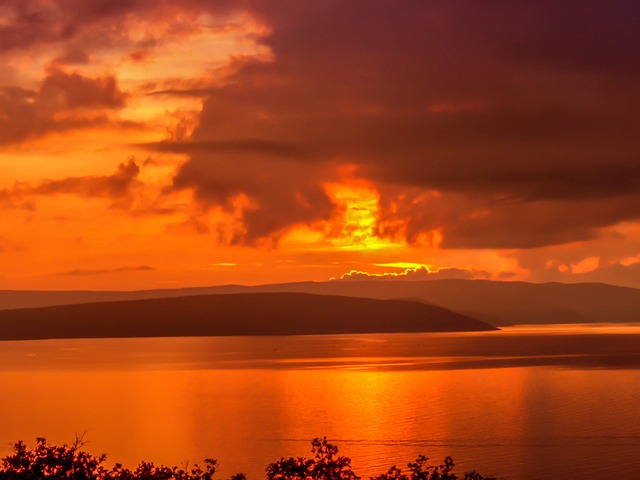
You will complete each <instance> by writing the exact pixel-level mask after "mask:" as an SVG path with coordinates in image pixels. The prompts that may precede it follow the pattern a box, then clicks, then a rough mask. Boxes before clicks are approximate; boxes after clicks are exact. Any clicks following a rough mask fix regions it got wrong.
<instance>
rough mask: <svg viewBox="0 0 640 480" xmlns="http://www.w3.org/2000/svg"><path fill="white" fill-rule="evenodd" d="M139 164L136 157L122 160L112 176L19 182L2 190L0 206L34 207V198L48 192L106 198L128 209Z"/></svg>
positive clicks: (138, 182) (48, 193)
mask: <svg viewBox="0 0 640 480" xmlns="http://www.w3.org/2000/svg"><path fill="white" fill-rule="evenodd" d="M139 173H140V167H139V166H138V165H137V163H136V162H135V160H134V159H133V158H130V159H129V160H128V161H127V162H125V163H121V164H120V165H119V166H118V169H117V171H116V172H115V173H113V174H112V175H87V176H82V177H67V178H63V179H58V180H44V181H42V182H40V183H38V184H35V185H33V184H29V183H24V182H23V183H16V184H15V185H14V186H13V187H12V188H5V189H0V207H3V208H22V209H27V210H34V209H35V202H34V198H35V197H37V196H47V195H61V194H66V195H76V196H79V197H82V198H107V199H110V200H111V201H112V202H113V203H112V205H113V206H117V207H122V208H129V207H130V205H131V203H132V202H133V199H134V191H135V189H136V187H138V186H140V185H141V182H140V181H139V180H138V174H139Z"/></svg>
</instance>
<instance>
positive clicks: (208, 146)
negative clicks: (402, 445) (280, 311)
mask: <svg viewBox="0 0 640 480" xmlns="http://www.w3.org/2000/svg"><path fill="white" fill-rule="evenodd" d="M446 3H447V4H446V5H443V4H442V2H417V1H406V2H405V1H403V2H399V3H397V4H396V3H394V4H393V6H390V5H389V4H388V3H386V2H380V3H378V2H364V3H363V2H357V1H354V2H349V3H348V4H345V3H344V2H333V1H319V2H314V3H313V5H310V4H308V3H307V2H295V1H291V2H284V3H279V4H278V5H275V4H271V2H251V1H243V2H225V1H219V2H210V1H204V0H203V1H199V0H188V1H185V2H180V3H178V2H170V1H157V2H151V1H147V0H139V1H131V2H108V1H95V2H84V1H80V0H46V1H45V0H20V1H18V0H10V1H7V2H3V4H2V6H0V58H1V62H2V65H3V68H2V69H1V70H0V215H1V218H2V221H1V223H0V288H2V289H141V288H165V287H167V288H169V287H178V286H194V285H213V284H225V283H243V284H259V283H270V282H284V281H299V280H328V279H330V278H339V277H341V276H343V275H345V274H349V272H351V273H350V274H349V275H348V278H349V279H364V278H368V276H370V275H384V274H388V275H386V277H385V278H391V277H392V276H394V275H395V276H397V279H427V278H452V277H453V278H489V279H496V280H527V281H566V282H574V281H603V282H607V283H614V284H619V285H629V286H635V287H640V187H638V185H640V162H639V160H638V157H637V155H638V151H640V150H639V149H638V147H639V146H640V141H639V140H638V135H637V132H638V126H640V125H638V124H639V123H640V120H638V116H637V108H638V106H640V94H638V92H637V84H638V83H637V80H639V79H638V76H640V72H639V70H638V68H637V65H638V64H640V63H639V62H638V60H640V59H639V58H638V53H637V52H636V50H635V49H631V48H628V45H630V44H636V45H637V44H638V43H637V42H636V43H634V42H635V41H636V40H640V39H638V38H637V37H638V35H639V34H638V31H637V23H635V20H634V19H637V16H638V12H637V9H635V8H633V6H631V7H628V5H627V4H626V3H624V2H613V4H612V5H610V6H608V7H607V8H608V10H607V11H606V12H600V11H596V10H595V9H594V8H595V7H592V6H591V4H589V3H585V4H584V6H583V7H581V10H578V11H576V10H569V9H568V8H564V7H562V6H558V5H555V3H553V2H548V3H549V4H548V5H547V2H540V3H539V4H538V3H536V5H529V6H519V7H513V8H507V6H504V5H502V6H499V5H498V6H494V7H491V8H489V9H488V10H487V11H486V12H478V11H476V9H474V8H473V3H471V2H446ZM627 8H631V11H627V10H626V9H627ZM549 12H551V13H552V15H551V17H547V14H548V13H549ZM596 17H597V18H601V19H602V22H601V23H597V24H595V23H594V22H593V19H594V18H596ZM541 19H543V20H544V22H546V23H544V22H541ZM541 24H543V25H544V26H541ZM634 39H635V40H634ZM605 47H606V48H605Z"/></svg>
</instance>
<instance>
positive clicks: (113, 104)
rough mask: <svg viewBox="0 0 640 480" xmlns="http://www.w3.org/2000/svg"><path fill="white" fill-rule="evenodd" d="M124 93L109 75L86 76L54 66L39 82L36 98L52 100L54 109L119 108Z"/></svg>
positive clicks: (42, 100)
mask: <svg viewBox="0 0 640 480" xmlns="http://www.w3.org/2000/svg"><path fill="white" fill-rule="evenodd" d="M126 99H127V95H126V94H125V93H123V92H122V91H120V88H119V87H118V82H117V80H116V78H115V77H114V76H113V75H105V76H102V77H94V78H88V77H84V76H82V75H80V74H79V73H68V72H65V71H63V70H61V69H59V68H57V67H53V68H51V69H50V71H49V72H48V75H47V76H46V77H45V79H44V81H43V82H42V85H41V86H40V92H39V102H40V103H42V104H46V103H48V102H52V103H54V104H55V108H56V109H62V110H71V109H77V108H91V109H95V108H97V109H100V108H116V109H119V108H122V107H124V106H125V103H126Z"/></svg>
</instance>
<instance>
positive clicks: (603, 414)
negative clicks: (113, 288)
mask: <svg viewBox="0 0 640 480" xmlns="http://www.w3.org/2000/svg"><path fill="white" fill-rule="evenodd" d="M447 338H448V340H447ZM482 338H485V337H482ZM491 338H493V337H491ZM616 338H617V337H616ZM433 339H435V340H433ZM343 340H344V341H343ZM361 340H362V341H360V342H357V341H354V340H348V339H339V338H329V339H327V338H324V339H318V338H316V339H313V338H307V339H304V338H295V339H253V340H252V339H138V340H112V341H87V342H84V341H52V342H22V343H21V342H12V343H11V344H8V343H3V344H2V345H1V346H2V347H5V348H3V350H2V351H1V352H0V360H2V366H1V368H0V425H1V426H2V427H1V429H0V432H1V435H0V437H1V438H0V447H2V448H3V449H4V450H2V453H6V451H8V444H9V442H11V441H15V440H17V439H25V440H31V439H33V438H34V437H36V436H45V437H47V438H48V439H49V440H51V441H53V442H60V443H61V442H70V441H72V440H73V438H74V437H75V435H76V434H77V433H82V432H83V431H85V430H87V435H86V438H87V439H88V441H89V443H88V446H87V447H88V449H89V450H91V451H92V452H94V453H100V452H106V453H108V456H109V457H108V458H109V459H110V460H112V461H119V462H123V463H125V464H127V465H129V466H133V465H134V464H135V463H137V462H138V461H140V460H143V459H145V460H151V461H155V462H159V463H169V464H181V463H183V462H185V461H189V462H191V463H193V462H194V461H199V460H201V459H202V458H204V457H210V456H213V457H216V458H218V459H219V460H220V462H221V464H222V472H221V475H220V477H219V478H224V475H227V474H231V473H235V471H238V470H239V471H244V472H246V473H248V474H249V475H250V478H263V477H264V475H263V470H264V467H265V466H266V465H267V463H269V462H271V461H274V460H276V459H278V458H280V456H283V455H284V456H288V455H308V453H309V448H310V445H309V440H310V439H311V438H313V437H314V436H322V435H326V436H328V437H329V438H330V439H331V440H333V441H335V442H336V443H338V445H339V446H340V447H341V452H342V453H344V454H345V455H348V456H350V457H352V459H353V464H354V467H355V469H356V471H357V472H358V473H359V474H361V475H365V476H366V475H368V474H378V473H381V472H382V471H384V470H386V469H387V468H388V467H389V466H390V465H392V464H393V463H395V462H399V463H405V462H406V461H409V460H411V459H413V458H414V457H415V455H416V454H418V453H425V454H427V455H428V456H430V457H431V458H433V459H434V460H437V461H439V460H440V459H441V458H442V457H443V456H445V455H452V456H453V457H454V459H455V460H456V461H457V463H458V464H459V466H460V467H461V468H460V471H464V470H465V469H472V468H477V469H478V470H480V471H481V472H483V473H486V474H494V475H497V476H499V477H500V478H504V477H508V478H512V479H516V478H517V479H524V480H526V479H533V478H544V476H545V470H544V469H548V468H553V470H554V471H555V472H559V477H560V478H580V475H585V474H587V473H588V474H589V475H591V476H593V475H594V474H598V472H600V474H601V475H602V476H603V477H602V478H611V477H614V476H615V478H618V479H631V478H634V477H633V475H634V474H635V473H633V474H632V473H630V472H632V467H633V465H634V462H636V463H637V452H638V448H639V447H640V412H639V409H637V398H639V396H640V370H638V369H637V368H624V369H604V368H598V369H593V368H589V369H582V368H574V367H568V366H567V365H563V364H561V365H562V368H549V367H540V366H535V367H513V366H511V367H504V368H458V367H459V365H458V367H456V368H454V369H447V368H440V367H439V368H437V369H432V368H430V367H429V366H428V364H427V366H426V367H425V368H400V367H398V368H393V369H389V368H387V367H385V366H382V367H378V366H377V365H378V364H389V363H396V364H398V363H400V364H401V363H403V362H414V360H413V359H414V358H430V359H438V358H445V359H446V361H447V362H449V363H450V364H452V365H456V361H457V360H456V358H459V357H460V356H459V355H457V356H456V355H453V356H451V355H449V356H446V355H445V353H447V352H448V353H449V354H450V353H451V352H462V353H469V354H479V353H486V352H485V350H487V351H489V350H490V351H493V354H494V356H500V355H503V356H505V358H506V357H509V356H510V355H512V353H513V352H512V351H511V350H512V348H514V347H513V343H512V340H506V344H505V345H504V346H503V347H500V348H498V347H497V346H496V345H497V344H496V343H493V340H491V341H488V343H482V342H484V340H483V341H482V342H481V343H482V344H481V345H475V346H472V345H471V344H469V343H467V342H466V341H464V342H462V343H459V340H460V339H459V338H458V337H455V338H454V337H450V336H449V337H447V336H435V337H433V336H428V337H425V338H418V339H417V340H416V338H414V339H413V341H414V342H416V341H417V343H415V345H414V346H413V349H410V348H409V347H408V345H409V343H410V339H408V338H406V337H402V336H400V337H397V336H396V337H393V338H391V339H389V338H385V337H384V336H371V337H366V338H363V339H361ZM431 340H433V344H432V343H430V342H431ZM587 340H588V341H587V342H586V343H580V345H579V348H578V347H575V346H573V347H567V348H566V349H568V350H571V349H573V350H571V351H576V349H577V350H578V351H581V352H582V349H585V348H587V347H589V348H591V346H592V345H596V346H597V345H601V344H600V343H597V342H593V341H591V340H590V339H587ZM618 340H619V343H610V344H607V343H606V342H607V341H606V339H605V340H602V341H603V342H604V344H603V345H605V347H606V348H607V349H612V348H613V347H615V349H614V350H616V351H617V352H618V353H619V354H620V355H623V354H626V353H629V352H626V353H625V352H624V351H621V350H620V349H622V348H623V347H624V348H630V349H634V348H635V345H637V343H634V341H633V339H629V338H626V337H624V336H622V337H620V338H619V339H618ZM618 340H614V341H616V342H617V341H618ZM636 342H637V339H636ZM470 345H471V346H470ZM518 345H520V344H518V343H516V346H518ZM172 346H173V347H172ZM539 346H540V347H541V348H542V347H544V348H545V349H547V350H549V351H558V350H562V349H560V348H559V347H558V344H557V343H554V342H552V343H551V344H549V343H547V342H546V341H540V342H539ZM472 347H473V348H472ZM593 348H596V347H593ZM597 348H604V347H601V346H597ZM597 348H596V349H597ZM283 351H284V352H285V353H282V352H283ZM321 351H324V352H325V354H324V356H320V357H309V355H310V354H311V353H314V354H316V353H318V352H321ZM384 351H386V352H388V354H389V355H388V356H387V357H385V356H383V355H381V353H382V352H384ZM607 351H608V350H607ZM162 352H164V355H163V354H162ZM247 352H253V356H251V355H248V353H247ZM345 352H355V354H348V355H347V354H346V353H345ZM598 352H599V354H600V353H602V352H601V351H598ZM371 353H375V355H370V354H371ZM410 353H413V355H411V354H410ZM631 353H632V352H631ZM334 354H336V355H343V356H342V357H339V356H337V357H332V356H331V355H334ZM582 354H585V353H584V352H583V353H582ZM305 355H306V356H305ZM358 355H363V356H361V357H359V356H358ZM585 355H586V354H585ZM243 356H244V357H250V358H245V359H244V361H245V363H244V364H242V363H238V362H240V361H241V360H242V357H243ZM301 357H302V358H301ZM12 358H13V359H14V361H13V363H12V360H11V359H12ZM327 359H333V361H335V365H331V366H332V368H318V367H322V365H324V364H326V361H327ZM320 360H321V361H320ZM29 362H31V363H29ZM322 362H325V363H322ZM340 364H341V365H342V367H344V368H338V367H339V366H340ZM239 365H247V366H249V368H241V367H240V366H239ZM265 365H270V367H269V368H266V367H265ZM274 365H275V366H274ZM225 366H227V367H230V368H223V367H225ZM310 367H312V368H310ZM354 367H355V368H354ZM562 469H565V470H564V473H563V475H564V477H563V475H560V473H562V472H563V470H562ZM625 475H626V476H625Z"/></svg>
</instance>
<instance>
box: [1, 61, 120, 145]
mask: <svg viewBox="0 0 640 480" xmlns="http://www.w3.org/2000/svg"><path fill="white" fill-rule="evenodd" d="M126 99H127V95H126V94H125V93H123V92H122V91H121V90H120V88H119V86H118V82H117V80H116V78H115V77H114V76H113V75H103V76H98V77H85V76H82V75H80V74H79V73H68V72H65V71H63V70H61V69H60V68H58V67H53V68H51V69H50V70H49V71H48V73H47V75H46V76H45V78H44V79H43V81H42V82H41V84H40V86H39V88H38V89H37V90H29V89H26V88H20V87H3V88H0V145H2V144H5V145H6V144H12V143H19V142H21V141H24V140H26V139H28V138H31V137H38V136H42V135H45V134H47V133H49V132H63V131H67V130H76V129H83V128H95V127H96V126H107V125H109V124H110V123H115V124H116V125H117V124H118V122H114V121H113V119H111V118H110V117H109V116H108V115H107V112H108V111H110V110H117V109H120V108H122V107H124V105H125V102H126Z"/></svg>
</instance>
